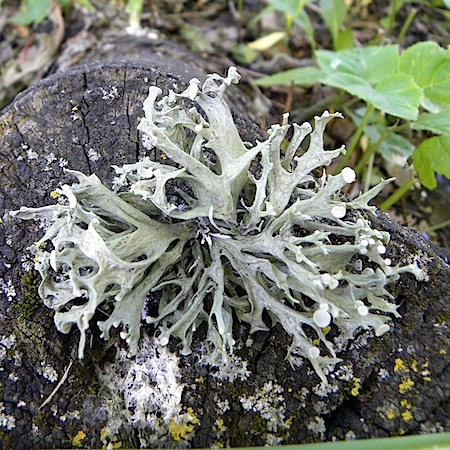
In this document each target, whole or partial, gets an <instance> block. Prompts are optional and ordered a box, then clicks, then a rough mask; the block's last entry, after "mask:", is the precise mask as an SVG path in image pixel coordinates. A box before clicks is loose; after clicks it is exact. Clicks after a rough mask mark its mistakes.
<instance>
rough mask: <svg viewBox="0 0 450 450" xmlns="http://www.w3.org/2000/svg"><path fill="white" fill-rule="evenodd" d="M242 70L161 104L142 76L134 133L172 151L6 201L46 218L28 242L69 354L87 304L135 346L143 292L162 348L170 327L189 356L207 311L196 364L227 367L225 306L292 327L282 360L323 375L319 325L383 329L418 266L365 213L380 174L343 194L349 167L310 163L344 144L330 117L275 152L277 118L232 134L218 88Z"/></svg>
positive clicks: (24, 213) (254, 325) (228, 311)
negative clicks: (400, 284)
mask: <svg viewBox="0 0 450 450" xmlns="http://www.w3.org/2000/svg"><path fill="white" fill-rule="evenodd" d="M239 78H240V76H239V74H238V73H237V71H236V69H235V68H233V67H231V68H230V69H229V71H228V74H227V76H226V77H225V78H223V77H220V76H219V75H217V74H214V75H209V76H208V77H207V79H206V81H205V82H204V83H203V85H201V84H200V82H199V81H198V80H197V79H193V80H191V82H190V84H189V87H188V88H187V89H186V90H185V91H184V92H182V93H181V94H175V93H174V92H170V93H169V95H167V96H165V97H163V98H162V99H161V100H159V101H158V97H160V95H161V90H160V89H159V88H158V87H156V86H153V87H150V90H149V95H148V98H147V99H146V100H145V102H144V112H145V117H144V118H143V119H142V120H141V122H140V124H139V126H138V129H139V131H140V132H141V134H142V142H143V145H144V147H146V148H147V149H152V148H157V149H158V150H160V151H161V152H163V153H164V154H165V155H166V156H167V158H168V159H167V160H160V161H153V160H150V159H149V158H144V159H143V160H142V161H138V162H136V163H134V164H127V165H124V166H122V167H114V169H115V171H116V173H117V174H118V178H117V179H116V182H117V184H118V186H120V188H119V191H120V192H119V193H115V192H113V191H111V190H109V189H108V188H106V187H105V186H104V185H103V184H102V183H101V182H100V180H99V179H98V178H97V177H96V176H95V175H91V176H86V175H84V174H82V173H80V172H75V171H69V172H70V173H71V174H72V175H74V176H75V177H76V178H78V183H76V184H73V185H72V186H68V185H64V186H62V188H61V189H59V193H60V194H62V196H63V197H65V198H66V201H65V202H59V204H56V205H50V206H45V207H41V208H36V209H32V208H25V207H22V208H21V209H20V210H19V211H15V212H13V213H12V214H13V215H14V216H17V217H19V218H21V219H36V218H43V219H48V220H49V221H50V222H51V226H50V228H49V229H48V231H47V232H46V233H45V236H43V238H42V239H41V240H40V241H39V242H37V243H35V244H34V245H33V247H32V252H33V253H34V255H35V258H36V269H37V270H38V271H39V273H40V274H41V276H42V283H41V285H40V287H39V294H40V296H41V297H42V298H43V300H44V302H45V304H46V305H47V306H48V307H49V308H52V309H54V310H55V324H56V327H57V329H58V330H59V331H61V332H63V333H69V331H70V329H71V328H72V325H76V326H77V327H78V329H79V330H80V333H81V338H80V342H79V349H78V356H79V357H80V358H82V357H83V353H84V348H85V343H86V331H87V330H88V328H89V322H90V320H91V318H92V317H93V315H94V313H95V312H96V310H97V309H100V310H102V311H104V312H105V314H106V315H107V319H106V320H105V321H102V322H98V323H97V324H98V327H99V328H100V330H101V333H102V334H101V335H102V337H103V338H104V339H109V337H110V330H111V327H121V328H122V332H121V333H120V335H121V337H122V338H123V339H125V340H126V342H127V343H128V345H129V350H130V353H131V354H136V353H137V352H138V341H139V336H140V324H141V317H142V311H143V308H144V304H145V300H146V298H148V296H149V295H153V296H154V298H158V299H159V300H158V301H159V309H158V313H157V315H156V316H155V317H146V320H147V322H149V323H153V324H155V325H156V327H157V331H156V335H157V337H158V339H159V342H160V343H161V344H162V345H165V344H167V343H168V341H169V338H170V337H171V336H173V337H175V338H178V339H179V340H180V341H181V345H182V350H181V352H182V354H188V353H189V352H190V351H191V348H190V347H191V341H192V337H193V333H194V332H195V329H196V328H197V327H198V326H199V324H200V323H202V322H206V324H207V335H206V342H205V345H206V349H207V360H208V361H209V362H210V363H212V364H219V363H220V364H226V362H227V359H228V357H229V355H231V354H232V352H233V346H234V345H235V342H234V340H233V336H232V334H233V333H232V329H233V320H235V319H234V318H237V319H239V320H240V321H243V322H246V323H248V324H249V325H250V332H252V333H253V332H255V331H257V330H267V328H268V325H270V324H269V323H268V322H271V324H274V323H276V322H279V323H280V324H281V325H282V326H283V328H284V329H285V330H286V332H287V333H288V334H289V335H290V336H291V338H292V344H291V346H290V348H289V349H288V350H287V355H288V358H289V359H290V360H291V361H293V362H298V360H299V357H306V358H308V359H309V361H311V363H312V365H313V367H314V369H315V370H316V372H317V374H318V375H319V376H320V377H321V379H322V380H323V381H325V382H326V378H325V376H324V374H323V371H322V369H321V367H322V366H323V365H327V364H334V363H336V362H337V361H339V360H338V359H337V358H336V354H335V350H334V348H333V344H332V343H331V342H330V341H329V340H327V338H326V336H325V333H324V328H326V327H328V326H329V325H333V326H334V327H337V329H338V330H345V331H346V332H350V333H351V332H353V331H355V330H356V329H358V328H359V327H362V328H365V329H367V328H373V329H374V331H375V334H376V335H377V336H380V335H382V334H383V333H385V332H386V331H387V330H388V329H389V325H388V324H387V322H388V321H389V320H390V316H389V315H388V314H392V315H393V316H396V317H398V313H397V306H396V305H395V304H393V303H391V302H390V301H389V300H392V296H391V295H390V294H389V293H388V292H387V290H386V285H388V284H389V283H392V282H394V281H395V280H396V279H397V278H398V276H399V275H398V274H399V273H401V272H412V273H414V274H415V275H416V276H421V270H420V269H419V268H418V267H417V266H416V265H415V264H410V265H406V266H403V267H401V266H396V267H392V266H391V261H390V260H389V259H388V258H386V257H385V255H384V254H385V252H386V245H387V244H388V242H389V234H388V233H386V232H384V231H379V230H376V229H373V228H372V226H371V222H370V220H368V219H367V218H366V217H367V214H370V213H371V210H372V209H373V207H370V206H368V201H369V200H371V199H372V198H373V197H374V196H375V195H376V194H377V193H378V192H379V191H380V190H381V189H382V187H383V186H384V185H385V184H386V183H387V181H386V182H382V183H381V184H379V185H378V186H376V187H374V188H373V189H371V190H370V191H369V192H367V193H365V194H362V195H360V196H359V197H357V198H356V199H354V200H352V201H349V202H345V201H343V199H342V194H341V189H342V188H343V187H345V186H346V185H347V184H349V183H352V182H353V181H354V180H355V173H354V171H353V170H352V169H351V168H345V169H344V170H343V171H342V173H340V174H339V175H337V176H331V175H328V176H327V175H325V174H323V176H322V177H320V178H318V179H317V178H316V177H314V176H313V175H312V172H313V171H314V170H315V169H318V168H320V167H322V166H327V165H329V164H330V163H331V161H332V160H333V159H334V158H336V157H337V156H338V155H340V154H341V153H342V152H344V149H343V148H340V149H337V150H324V144H323V133H324V129H325V127H326V125H327V123H328V122H329V121H330V120H331V119H333V118H334V117H340V114H329V113H328V112H325V113H324V114H323V115H322V116H321V117H316V119H315V128H314V130H312V127H311V125H310V124H309V123H304V124H302V125H300V126H299V125H297V124H293V125H292V128H293V135H292V138H291V139H290V143H289V145H287V148H286V149H285V150H281V147H282V146H283V143H284V141H285V139H286V134H287V132H288V130H289V129H290V128H291V126H290V125H288V123H287V120H288V116H287V115H285V117H284V119H283V123H282V124H281V125H274V126H272V127H271V129H270V130H269V135H268V139H267V140H266V141H264V142H259V143H257V144H256V145H254V146H252V145H250V144H248V143H246V142H243V141H242V140H241V138H240V136H239V133H238V130H237V129H236V126H235V124H234V122H233V119H232V116H231V114H230V111H229V108H228V106H227V104H226V102H225V99H224V97H223V94H224V92H225V90H226V88H227V86H229V85H230V84H231V83H237V82H238V80H239ZM186 105H189V106H186ZM200 109H201V110H202V111H203V114H200V112H199V110H200ZM307 137H309V147H308V149H307V150H306V151H301V150H300V145H301V144H302V143H303V142H304V141H305V138H307ZM299 155H300V156H299ZM45 244H47V245H45ZM264 311H266V312H267V315H264V317H263V313H264ZM268 318H270V319H269V320H268ZM318 340H320V344H317V342H319V341H318ZM313 341H315V342H316V343H313Z"/></svg>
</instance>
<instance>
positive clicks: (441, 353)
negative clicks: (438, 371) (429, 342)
mask: <svg viewBox="0 0 450 450" xmlns="http://www.w3.org/2000/svg"><path fill="white" fill-rule="evenodd" d="M439 354H440V355H446V354H447V351H446V350H445V348H441V349H440V350H439Z"/></svg>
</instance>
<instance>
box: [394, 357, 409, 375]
mask: <svg viewBox="0 0 450 450" xmlns="http://www.w3.org/2000/svg"><path fill="white" fill-rule="evenodd" d="M399 370H403V371H405V372H408V371H409V369H408V367H406V364H405V363H404V361H403V359H401V358H396V360H395V361H394V372H398V371H399Z"/></svg>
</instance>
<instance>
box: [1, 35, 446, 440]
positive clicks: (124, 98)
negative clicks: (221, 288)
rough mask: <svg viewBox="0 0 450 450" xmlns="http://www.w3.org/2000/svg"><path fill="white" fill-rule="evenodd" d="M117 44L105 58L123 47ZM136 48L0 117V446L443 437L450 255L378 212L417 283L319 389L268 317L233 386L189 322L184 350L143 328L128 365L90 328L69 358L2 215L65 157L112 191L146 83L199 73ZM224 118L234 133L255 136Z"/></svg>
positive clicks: (64, 78)
mask: <svg viewBox="0 0 450 450" xmlns="http://www.w3.org/2000/svg"><path fill="white" fill-rule="evenodd" d="M122 44H123V43H122ZM122 44H120V45H116V46H113V47H112V50H111V51H112V53H111V54H117V53H118V54H120V55H126V54H127V52H126V51H125V52H124V47H123V46H121V45H122ZM129 44H130V42H128V43H127V45H129ZM132 44H133V42H132ZM134 44H136V43H134ZM146 45H147V47H146ZM167 45H168V46H169V47H170V45H169V44H167ZM125 47H126V46H125ZM132 48H133V51H132V52H128V55H129V56H128V57H125V58H124V57H122V56H121V57H119V58H117V57H114V58H113V59H114V61H111V59H108V55H102V57H103V58H104V59H103V60H101V61H98V60H97V61H96V62H91V63H87V64H84V65H81V66H77V67H74V68H70V69H67V70H65V71H62V72H58V73H56V74H54V75H52V76H50V77H48V78H46V79H44V80H42V81H41V82H39V83H37V84H36V85H34V86H32V87H31V88H29V89H28V90H26V91H25V92H24V93H22V94H20V95H19V96H17V98H16V99H15V100H14V102H13V103H12V104H11V105H10V106H9V107H7V108H6V109H5V110H4V111H3V112H2V115H1V117H0V130H1V131H0V144H1V145H0V169H1V184H0V189H1V195H0V217H2V223H1V225H0V236H1V239H0V246H1V250H2V253H1V254H2V264H1V266H0V292H1V295H0V361H1V370H0V396H1V400H0V449H6V448H50V447H59V448H67V447H77V446H80V447H95V448H100V447H102V445H103V446H105V445H107V444H109V443H110V444H112V445H116V444H117V445H118V443H119V442H121V443H122V447H141V446H142V447H143V446H149V447H172V448H174V447H193V448H195V447H211V446H214V445H216V446H222V445H223V446H250V445H265V444H272V445H274V444H279V443H291V444H292V443H304V442H315V441H327V440H335V439H339V440H340V439H353V438H375V437H387V436H394V435H405V434H419V433H426V432H439V431H449V430H450V420H449V418H450V410H449V402H448V396H449V392H450V381H449V379H448V375H447V370H448V366H449V354H448V349H447V347H448V339H449V332H448V327H447V322H448V318H449V314H448V310H449V294H448V292H449V279H450V277H449V275H450V267H449V252H448V251H446V250H444V249H438V248H433V247H432V246H430V245H429V244H428V243H427V242H425V241H424V240H423V239H422V238H421V236H420V235H419V234H418V233H417V232H415V231H412V230H409V229H406V228H403V227H401V226H399V225H397V224H395V223H393V222H391V221H390V220H389V219H388V218H387V216H385V215H381V214H380V215H378V216H377V217H376V218H373V221H374V222H375V223H376V226H377V227H378V228H379V229H384V230H386V231H388V232H389V233H390V234H391V237H392V240H391V242H390V244H389V248H388V253H389V255H388V256H389V257H390V258H391V259H392V260H393V262H394V263H396V262H399V261H407V262H411V261H412V260H413V259H414V258H416V259H418V260H419V264H420V265H421V267H422V268H423V269H425V270H426V272H427V274H428V277H429V279H428V281H426V282H425V281H424V282H419V281H416V280H415V278H414V277H413V276H411V275H409V274H405V275H402V277H401V278H400V280H399V281H398V283H397V284H396V285H395V286H391V288H390V290H391V292H392V293H393V294H394V295H395V297H396V302H397V303H398V304H400V308H399V312H400V313H401V315H402V318H401V319H396V320H395V321H394V324H393V326H392V328H391V331H390V332H389V333H388V334H386V335H384V336H383V337H381V338H375V337H374V336H373V334H372V333H371V332H368V331H361V332H360V333H359V334H358V335H357V337H356V339H354V340H353V341H351V342H348V343H346V344H345V345H343V347H342V349H341V351H340V353H339V355H338V356H339V357H340V358H342V360H343V362H342V363H340V364H339V365H338V366H336V368H335V370H334V372H331V373H330V374H329V385H328V386H324V385H323V384H321V382H320V380H319V378H318V377H317V376H316V374H315V373H314V371H313V370H312V369H311V367H310V365H309V362H306V361H305V363H304V365H303V367H301V368H297V369H293V368H292V367H291V366H290V365H289V363H288V362H287V361H285V356H286V349H287V348H288V346H289V343H290V341H289V337H288V336H287V335H286V333H285V332H284V331H283V329H282V328H281V327H279V326H274V327H273V328H272V329H271V330H270V331H268V332H257V333H255V334H254V335H252V336H251V338H252V340H253V342H252V344H251V345H250V344H249V342H248V338H249V333H248V331H249V330H248V328H247V327H245V326H236V329H235V339H236V341H237V348H238V350H237V352H236V353H237V356H238V357H239V358H240V361H245V362H246V363H245V364H247V366H246V369H247V370H248V371H249V373H248V374H247V373H245V372H246V370H245V364H244V366H242V367H241V368H242V371H241V375H239V370H237V372H236V373H237V374H236V375H235V376H232V377H231V378H233V377H234V379H232V380H231V381H230V377H228V380H227V375H226V374H225V375H224V374H220V373H217V370H215V369H214V368H211V367H208V366H205V365H202V364H199V363H198V360H199V358H198V357H199V354H200V353H201V337H202V332H203V331H204V330H203V331H202V330H201V329H200V330H198V333H197V334H198V337H197V342H195V343H194V348H196V349H197V351H194V353H193V354H192V355H189V356H177V343H176V342H170V344H169V346H168V349H160V348H157V347H154V346H153V344H152V342H151V340H150V339H149V338H145V339H144V340H145V344H144V346H143V354H142V355H138V357H136V358H135V359H134V360H129V361H127V359H126V357H125V356H124V350H122V349H121V346H122V342H121V340H120V339H119V337H118V336H117V337H115V338H114V339H112V340H111V341H110V342H107V343H105V342H104V341H103V340H101V339H100V338H99V335H98V333H96V332H95V331H94V332H92V333H90V342H88V345H87V348H86V356H85V358H84V359H83V360H81V361H79V360H77V357H76V349H77V341H78V334H77V333H76V332H75V331H74V332H73V333H70V334H68V335H62V334H61V333H58V332H57V331H56V328H55V326H54V323H53V318H52V316H53V314H52V312H51V311H50V310H49V309H48V308H46V307H45V306H44V305H43V304H42V303H41V301H40V299H39V297H38V295H37V283H38V282H39V279H38V278H37V276H36V273H35V272H34V271H33V269H32V265H33V264H32V261H31V260H30V256H29V254H28V253H27V250H26V249H27V246H29V245H30V244H31V243H32V242H34V241H36V240H37V239H39V238H40V237H41V236H42V234H43V231H42V230H41V229H40V227H39V224H37V223H34V222H21V221H19V220H16V219H12V218H10V217H9V216H8V212H9V211H11V210H15V209H19V208H20V207H21V206H22V205H27V206H42V205H45V204H49V203H52V202H53V200H52V198H51V192H52V191H53V190H54V189H55V188H57V187H58V186H61V185H62V184H64V183H71V182H72V181H73V180H72V179H71V178H70V176H68V175H67V174H66V173H65V172H64V170H63V169H64V168H66V167H67V168H70V169H76V170H80V171H82V172H84V173H86V174H88V173H96V174H97V175H98V176H99V178H100V179H101V180H102V181H103V182H104V183H105V184H106V185H107V186H110V184H111V180H112V176H113V172H112V170H111V165H112V164H117V165H122V164H125V163H131V162H135V161H136V160H137V159H138V158H139V157H141V156H143V155H145V154H146V153H145V152H146V150H145V149H144V148H143V147H142V145H141V143H140V140H139V136H138V132H137V129H136V127H137V124H138V121H139V119H140V117H141V116H142V103H143V101H144V99H145V97H146V95H147V92H148V87H149V86H151V85H158V86H159V87H160V88H162V89H163V91H165V92H167V90H169V89H174V90H176V91H177V90H179V91H181V89H182V87H183V86H184V85H186V83H187V82H188V80H189V79H190V78H191V77H194V76H195V77H198V78H203V77H204V76H205V72H204V71H202V70H201V69H198V68H196V67H195V66H194V64H193V58H192V57H187V56H186V57H183V55H187V53H183V51H182V50H180V49H176V51H175V50H174V49H175V47H173V48H172V47H170V48H172V50H169V51H168V52H166V53H163V54H161V53H160V54H159V55H158V54H157V52H156V51H155V49H154V48H152V47H151V45H150V44H149V43H148V42H145V40H144V41H142V39H141V41H140V43H138V44H137V45H134V46H132ZM149 49H150V50H153V52H152V51H150V52H149ZM144 54H146V56H145V57H144V56H143V55H144ZM174 55H175V56H174ZM202 66H203V68H205V66H207V64H205V62H203V65H202ZM212 71H214V69H212ZM235 117H236V122H237V124H238V128H239V130H240V132H241V133H242V136H243V137H244V139H245V140H248V141H251V142H255V141H256V140H257V139H258V138H259V139H262V138H263V137H264V134H263V133H262V132H261V131H260V130H259V129H258V128H257V127H256V126H255V125H254V124H253V122H251V121H249V120H248V119H246V118H245V117H243V116H242V114H240V113H237V112H236V114H235ZM153 156H154V155H153ZM152 331H153V330H152V329H150V328H148V327H145V326H143V328H142V334H143V335H145V336H151V335H152ZM118 355H119V356H118ZM115 358H116V359H115ZM136 367H140V368H141V369H142V368H144V367H147V368H148V369H146V370H147V372H145V373H146V376H147V379H146V380H137V378H136V377H137V372H136V370H137V369H136ZM133 371H134V372H133ZM158 371H159V372H158ZM152 377H153V378H152ZM149 392H150V394H149ZM131 393H133V395H134V394H136V395H137V396H138V398H141V399H143V400H145V401H146V402H147V403H146V405H144V406H143V405H136V403H135V402H136V400H135V398H134V399H132V400H130V395H131ZM168 396H169V397H170V398H169V400H167V397H168ZM174 399H175V400H177V399H178V400H177V401H178V403H177V404H171V403H170V402H172V403H173V402H174ZM133 402H134V403H133ZM164 402H166V403H164ZM167 402H169V403H167ZM168 404H170V405H171V406H170V408H172V409H170V408H169V406H168ZM161 405H163V406H161ZM139 411H144V412H145V415H144V416H139V417H138V412H139ZM171 411H172V415H170V414H171Z"/></svg>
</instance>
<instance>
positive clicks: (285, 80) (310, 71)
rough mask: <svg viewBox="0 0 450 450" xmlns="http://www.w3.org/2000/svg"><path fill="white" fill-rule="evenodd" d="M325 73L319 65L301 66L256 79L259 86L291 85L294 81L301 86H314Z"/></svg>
mask: <svg viewBox="0 0 450 450" xmlns="http://www.w3.org/2000/svg"><path fill="white" fill-rule="evenodd" d="M324 76H325V74H324V72H323V71H322V70H320V69H318V68H317V67H299V68H298V69H291V70H287V71H286V72H280V73H276V74H275V75H271V76H270V77H265V78H261V79H259V80H256V84H257V85H258V86H273V85H290V84H291V83H294V84H296V85H299V86H312V85H314V84H316V83H319V82H320V80H321V79H322V78H324Z"/></svg>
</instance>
